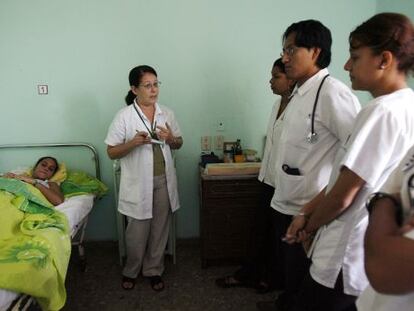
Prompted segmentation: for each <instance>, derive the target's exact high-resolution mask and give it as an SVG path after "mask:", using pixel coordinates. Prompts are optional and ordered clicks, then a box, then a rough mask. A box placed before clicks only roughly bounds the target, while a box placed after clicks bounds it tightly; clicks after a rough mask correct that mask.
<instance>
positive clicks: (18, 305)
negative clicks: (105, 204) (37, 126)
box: [0, 142, 101, 311]
mask: <svg viewBox="0 0 414 311" xmlns="http://www.w3.org/2000/svg"><path fill="white" fill-rule="evenodd" d="M41 148H83V150H87V151H89V152H90V153H91V154H92V160H93V161H94V165H95V177H96V178H97V179H99V180H100V179H101V173H100V172H101V170H100V165H99V157H98V152H97V151H96V149H95V147H94V146H92V145H91V144H88V143H82V142H75V143H39V144H5V145H0V152H1V151H3V150H6V149H41ZM87 223H88V216H86V217H85V218H84V219H82V220H81V222H80V223H79V224H78V226H79V229H78V230H77V232H76V233H75V235H74V236H73V238H72V245H73V246H77V248H78V253H79V259H80V268H81V270H82V271H85V270H86V259H85V248H84V246H83V239H84V237H85V230H86V225H87ZM35 302H36V301H35V299H33V297H30V296H28V295H25V294H23V295H21V296H19V297H18V299H16V302H15V303H14V304H13V306H12V307H10V309H9V310H11V311H14V310H39V309H38V306H37V304H36V303H35Z"/></svg>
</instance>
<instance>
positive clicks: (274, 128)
mask: <svg viewBox="0 0 414 311" xmlns="http://www.w3.org/2000/svg"><path fill="white" fill-rule="evenodd" d="M281 102H282V100H281V98H280V99H278V100H277V101H276V103H275V104H274V105H273V109H272V113H271V114H270V119H269V123H268V125H267V132H266V144H265V150H264V154H263V160H262V165H261V166H260V172H259V176H258V179H259V180H260V181H261V182H264V183H265V184H268V185H269V186H272V187H273V188H275V171H276V157H277V152H278V150H277V149H278V148H279V140H280V135H281V134H282V126H283V119H284V114H285V111H286V110H285V111H283V113H282V114H281V115H280V116H279V118H278V119H277V113H278V112H279V109H280V104H281Z"/></svg>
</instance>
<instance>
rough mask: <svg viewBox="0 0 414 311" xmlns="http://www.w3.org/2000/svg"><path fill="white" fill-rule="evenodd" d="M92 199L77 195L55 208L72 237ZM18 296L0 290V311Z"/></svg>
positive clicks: (90, 207) (90, 206)
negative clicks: (66, 219) (63, 215)
mask: <svg viewBox="0 0 414 311" xmlns="http://www.w3.org/2000/svg"><path fill="white" fill-rule="evenodd" d="M94 198H95V196H94V195H93V194H83V195H78V196H74V197H71V198H68V199H66V200H65V201H64V202H63V203H62V204H59V205H58V206H56V209H58V210H59V211H61V212H62V213H64V214H65V215H66V216H67V218H68V222H69V227H70V230H71V236H72V237H74V235H75V234H76V232H77V231H78V229H79V226H80V225H81V221H82V220H83V219H84V218H85V217H86V216H87V215H88V214H89V212H90V211H91V210H92V207H93V200H94ZM18 295H19V294H18V293H16V292H12V291H9V290H6V289H0V311H6V310H7V308H8V307H9V305H10V304H11V303H12V302H13V300H14V299H16V297H17V296H18Z"/></svg>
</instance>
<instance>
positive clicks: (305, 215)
mask: <svg viewBox="0 0 414 311" xmlns="http://www.w3.org/2000/svg"><path fill="white" fill-rule="evenodd" d="M296 216H303V217H304V218H305V220H309V215H308V214H305V213H304V212H299V213H297V214H296V215H295V217H296Z"/></svg>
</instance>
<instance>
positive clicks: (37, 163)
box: [33, 156, 59, 174]
mask: <svg viewBox="0 0 414 311" xmlns="http://www.w3.org/2000/svg"><path fill="white" fill-rule="evenodd" d="M46 159H51V160H52V161H53V162H55V170H54V171H53V174H55V173H56V171H57V170H58V168H59V163H58V161H57V160H56V159H55V158H54V157H50V156H47V157H41V158H40V159H39V160H37V162H36V164H35V166H34V167H33V169H35V168H36V167H37V166H38V165H39V163H40V162H42V161H43V160H46Z"/></svg>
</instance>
